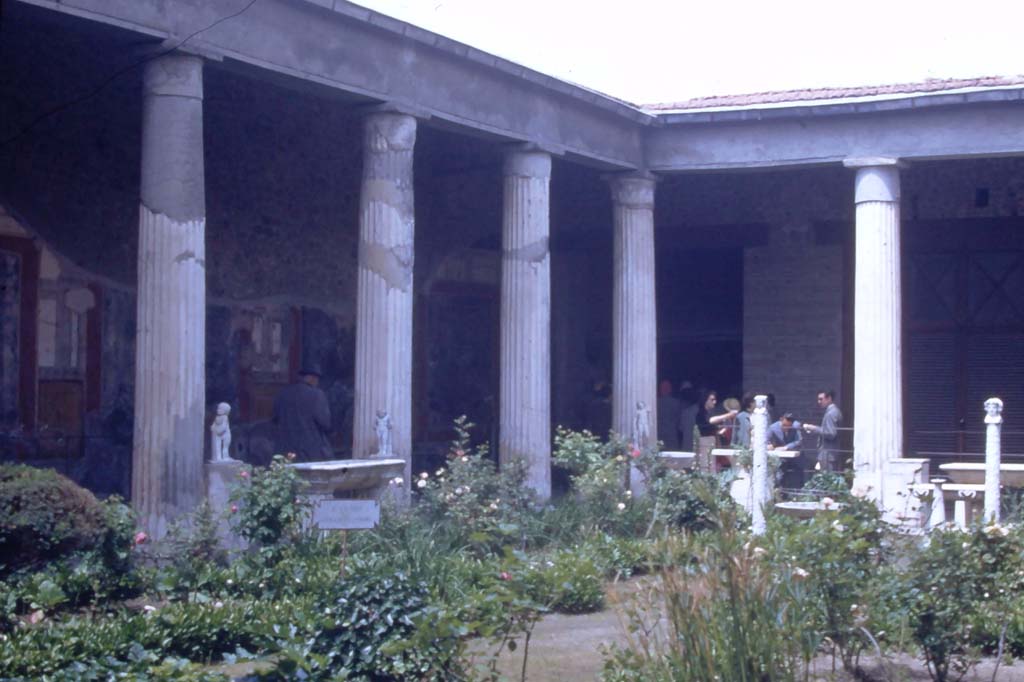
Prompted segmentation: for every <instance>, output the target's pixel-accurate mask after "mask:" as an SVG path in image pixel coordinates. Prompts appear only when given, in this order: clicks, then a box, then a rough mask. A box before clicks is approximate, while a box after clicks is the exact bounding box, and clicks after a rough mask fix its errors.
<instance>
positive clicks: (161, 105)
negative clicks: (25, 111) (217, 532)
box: [132, 55, 206, 538]
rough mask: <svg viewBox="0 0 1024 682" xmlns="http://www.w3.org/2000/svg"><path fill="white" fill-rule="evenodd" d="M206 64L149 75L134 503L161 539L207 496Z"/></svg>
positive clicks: (170, 64) (172, 58)
mask: <svg viewBox="0 0 1024 682" xmlns="http://www.w3.org/2000/svg"><path fill="white" fill-rule="evenodd" d="M202 69H203V63H202V60H201V59H199V58H198V57H192V56H184V55H169V56H164V57H160V58H158V59H155V60H153V61H151V62H149V63H148V64H147V65H146V70H145V74H144V79H143V118H142V177H141V205H140V207H139V256H138V297H137V310H136V314H137V318H136V320H137V321H136V325H137V331H136V338H135V430H134V431H135V432H134V442H133V448H132V502H133V504H134V506H135V508H136V510H137V511H138V513H139V521H140V524H141V525H142V527H143V528H144V529H145V530H146V531H147V532H148V533H149V534H150V535H151V537H154V538H159V537H161V536H163V535H164V534H165V533H166V531H167V527H168V525H169V524H170V523H171V522H172V521H173V520H174V519H175V518H176V517H178V516H181V515H183V514H187V513H188V512H191V511H192V510H193V509H194V508H195V507H196V505H197V504H198V503H199V501H200V500H201V499H202V497H203V471H202V464H203V441H204V438H203V436H204V434H205V428H204V423H203V422H204V416H205V401H206V395H205V394H206V375H205V370H206V367H205V363H206V346H205V342H206V251H205V229H206V197H205V190H204V183H205V178H204V168H203V70H202Z"/></svg>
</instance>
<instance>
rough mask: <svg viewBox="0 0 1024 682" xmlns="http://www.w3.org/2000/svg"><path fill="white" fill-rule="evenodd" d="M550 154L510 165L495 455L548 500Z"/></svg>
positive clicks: (526, 152)
mask: <svg viewBox="0 0 1024 682" xmlns="http://www.w3.org/2000/svg"><path fill="white" fill-rule="evenodd" d="M550 181H551V156H550V155H549V154H547V153H546V152H542V151H539V150H537V149H535V148H532V147H521V148H518V149H516V150H514V151H512V152H510V153H509V154H508V156H507V157H506V159H505V187H504V197H505V198H504V213H503V216H502V258H501V394H500V403H499V413H498V415H499V416H498V419H499V428H500V435H499V442H498V454H499V459H500V462H501V464H502V466H505V465H507V464H509V463H511V462H513V461H516V460H521V461H523V462H524V463H525V464H526V467H527V479H526V483H527V485H529V486H530V487H531V488H533V490H534V491H536V493H537V496H538V497H539V499H540V500H542V501H546V500H547V499H548V498H550V497H551V256H550V250H549V245H548V235H549V212H550V211H549V197H548V194H549V185H550Z"/></svg>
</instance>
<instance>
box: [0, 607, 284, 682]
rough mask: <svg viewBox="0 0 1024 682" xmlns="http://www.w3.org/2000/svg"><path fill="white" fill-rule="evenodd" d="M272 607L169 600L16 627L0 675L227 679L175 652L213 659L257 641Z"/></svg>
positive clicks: (4, 643) (0, 653)
mask: <svg viewBox="0 0 1024 682" xmlns="http://www.w3.org/2000/svg"><path fill="white" fill-rule="evenodd" d="M268 609H269V607H268V606H265V605H261V604H259V603H256V602H251V603H248V604H219V603H210V604H206V605H203V606H199V605H194V604H172V605H169V606H166V607H163V608H161V609H159V610H157V611H150V612H145V613H137V612H129V611H126V610H123V609H122V610H118V611H115V612H111V613H106V614H103V615H102V616H99V615H83V616H73V617H71V618H68V619H66V620H56V619H55V620H51V621H45V622H43V623H41V624H39V625H36V626H33V627H24V628H19V629H18V630H16V631H14V632H13V633H12V634H11V635H10V636H9V637H7V638H0V677H2V679H8V677H10V678H13V679H32V680H37V679H56V680H89V679H97V680H107V679H115V674H116V675H117V676H116V679H153V680H162V679H208V678H209V679H222V678H221V677H219V676H218V677H214V676H200V675H199V674H198V673H196V671H194V670H193V669H191V667H190V666H188V665H186V664H185V663H186V661H185V660H182V661H176V660H174V659H176V658H177V657H182V658H183V659H186V660H187V659H191V660H192V661H193V662H201V663H208V662H209V661H211V660H213V659H215V658H219V657H220V655H222V654H224V653H228V652H234V651H237V649H238V647H239V646H254V645H255V644H256V643H257V642H258V641H260V640H261V638H262V634H261V633H260V632H259V631H258V628H259V624H260V623H263V622H266V621H267V620H268V618H267V616H266V615H265V613H264V612H265V611H267V610H268Z"/></svg>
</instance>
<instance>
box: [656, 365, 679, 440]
mask: <svg viewBox="0 0 1024 682" xmlns="http://www.w3.org/2000/svg"><path fill="white" fill-rule="evenodd" d="M682 411H683V404H682V403H681V402H679V398H677V397H675V396H674V395H672V382H671V381H669V380H668V379H662V380H661V383H659V384H658V440H660V441H661V442H662V444H663V445H664V446H665V449H666V450H678V449H679V445H680V441H679V415H680V414H682Z"/></svg>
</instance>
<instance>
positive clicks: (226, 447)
mask: <svg viewBox="0 0 1024 682" xmlns="http://www.w3.org/2000/svg"><path fill="white" fill-rule="evenodd" d="M230 413H231V406H230V405H228V404H227V403H217V416H216V417H214V419H213V423H212V424H210V459H211V460H213V461H214V462H228V461H230V460H231V424H230V423H229V422H228V415H229V414H230Z"/></svg>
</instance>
